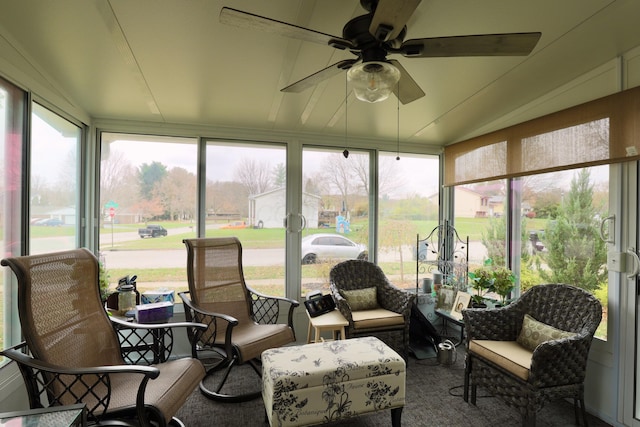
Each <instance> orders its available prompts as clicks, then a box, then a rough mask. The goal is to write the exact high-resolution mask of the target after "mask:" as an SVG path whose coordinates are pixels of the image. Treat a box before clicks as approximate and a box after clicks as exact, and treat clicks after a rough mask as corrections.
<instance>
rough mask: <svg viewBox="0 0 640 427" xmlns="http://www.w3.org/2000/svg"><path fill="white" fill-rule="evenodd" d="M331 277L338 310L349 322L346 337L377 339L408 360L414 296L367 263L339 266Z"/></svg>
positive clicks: (346, 262) (336, 266)
mask: <svg viewBox="0 0 640 427" xmlns="http://www.w3.org/2000/svg"><path fill="white" fill-rule="evenodd" d="M329 278H330V289H331V293H332V295H333V299H334V300H335V302H336V307H337V308H338V310H340V312H341V313H342V315H343V316H344V317H345V319H347V321H348V322H349V325H348V326H347V329H346V335H347V336H346V338H353V337H363V336H375V337H378V338H379V339H381V340H382V341H383V342H385V343H386V344H387V345H388V346H389V347H391V348H393V349H394V350H395V351H396V352H398V353H399V354H400V355H401V356H402V357H404V359H405V360H408V355H409V351H408V350H409V325H410V317H411V307H412V305H413V300H414V298H415V295H414V294H410V293H408V292H406V291H404V290H402V289H399V288H397V287H396V286H395V285H393V284H392V283H391V282H390V281H389V279H388V278H387V276H386V275H385V274H384V272H383V271H382V269H381V268H380V267H378V266H377V265H375V264H373V263H371V262H369V261H364V260H348V261H343V262H341V263H339V264H336V265H335V266H334V267H333V268H332V269H331V271H330V273H329Z"/></svg>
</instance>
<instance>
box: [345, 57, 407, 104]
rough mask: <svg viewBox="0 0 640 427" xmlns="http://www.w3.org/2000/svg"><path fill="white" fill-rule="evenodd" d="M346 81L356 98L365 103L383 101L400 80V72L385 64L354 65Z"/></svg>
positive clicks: (375, 62)
mask: <svg viewBox="0 0 640 427" xmlns="http://www.w3.org/2000/svg"><path fill="white" fill-rule="evenodd" d="M347 79H348V81H349V83H350V84H351V87H352V88H353V91H354V93H355V94H356V98H358V99H359V100H361V101H365V102H380V101H384V100H385V99H387V98H388V97H389V95H391V92H393V89H394V88H395V87H396V85H397V84H398V81H399V80H400V71H399V70H398V69H397V68H396V67H394V66H393V65H391V64H389V63H387V62H381V61H380V62H379V61H369V62H363V63H361V64H357V65H354V66H353V67H351V68H349V71H347Z"/></svg>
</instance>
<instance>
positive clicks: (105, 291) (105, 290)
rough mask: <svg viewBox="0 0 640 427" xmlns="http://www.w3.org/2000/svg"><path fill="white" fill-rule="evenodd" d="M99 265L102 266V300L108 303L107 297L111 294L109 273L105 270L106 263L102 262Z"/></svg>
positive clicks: (100, 279)
mask: <svg viewBox="0 0 640 427" xmlns="http://www.w3.org/2000/svg"><path fill="white" fill-rule="evenodd" d="M98 265H99V266H100V276H99V282H100V299H101V300H102V301H106V300H107V297H109V294H110V293H111V292H110V290H109V272H108V271H107V269H106V268H105V266H104V262H102V261H100V262H99V263H98Z"/></svg>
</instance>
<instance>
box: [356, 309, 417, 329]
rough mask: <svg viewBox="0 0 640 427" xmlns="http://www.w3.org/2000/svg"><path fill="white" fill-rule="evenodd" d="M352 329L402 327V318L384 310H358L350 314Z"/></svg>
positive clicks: (397, 314) (400, 315) (398, 314)
mask: <svg viewBox="0 0 640 427" xmlns="http://www.w3.org/2000/svg"><path fill="white" fill-rule="evenodd" d="M351 315H352V316H353V327H354V329H368V328H380V327H385V326H398V325H400V326H403V327H404V316H403V315H402V314H400V313H396V312H393V311H390V310H385V309H384V308H376V309H374V310H360V311H354V312H352V313H351Z"/></svg>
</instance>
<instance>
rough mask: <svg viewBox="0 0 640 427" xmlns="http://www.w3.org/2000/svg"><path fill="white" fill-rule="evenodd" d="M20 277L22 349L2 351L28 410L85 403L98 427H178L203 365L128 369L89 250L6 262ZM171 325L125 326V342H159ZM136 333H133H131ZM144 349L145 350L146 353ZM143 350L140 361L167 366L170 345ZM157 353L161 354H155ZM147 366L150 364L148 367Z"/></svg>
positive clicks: (184, 361)
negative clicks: (16, 371) (133, 338)
mask: <svg viewBox="0 0 640 427" xmlns="http://www.w3.org/2000/svg"><path fill="white" fill-rule="evenodd" d="M2 265H4V266H9V267H11V269H12V270H13V272H14V273H15V275H16V277H17V278H18V311H19V315H20V325H21V327H22V333H23V335H24V338H25V342H24V343H22V344H19V345H17V346H14V347H12V348H9V349H6V350H4V351H2V352H1V354H2V355H3V356H6V357H8V358H9V359H11V360H13V361H15V362H16V363H17V364H18V367H19V368H20V372H21V374H22V377H23V379H24V382H25V386H26V388H27V394H28V397H29V405H30V407H31V408H32V409H35V408H42V407H45V406H58V405H73V404H84V405H85V406H86V408H87V412H88V419H89V421H90V422H92V423H99V424H100V425H109V424H112V425H122V426H124V425H131V426H133V425H135V426H150V425H154V426H166V425H174V426H183V424H182V422H180V420H178V419H176V418H174V417H173V416H174V414H175V413H176V412H177V411H178V409H180V407H181V406H182V404H183V403H184V402H185V401H186V399H187V398H188V397H189V395H190V394H191V393H192V392H193V390H194V389H195V388H196V387H197V386H198V383H199V382H200V380H201V379H202V378H203V377H204V374H205V372H204V368H203V366H202V364H201V363H200V361H198V360H196V359H193V358H183V359H177V360H172V361H169V362H166V363H159V364H157V365H153V366H132V365H128V364H126V362H125V360H131V358H132V357H133V353H134V352H138V351H133V350H132V349H131V348H129V349H128V350H127V351H126V357H125V356H123V354H122V350H123V349H122V346H121V342H120V341H119V339H118V336H117V334H116V329H115V325H112V323H111V322H110V320H109V317H108V316H107V313H106V312H105V309H104V306H103V305H102V302H101V301H100V295H99V286H98V260H97V259H96V257H95V256H94V255H93V254H92V253H91V252H90V251H88V250H86V249H75V250H69V251H63V252H54V253H49V254H42V255H32V256H22V257H14V258H6V259H3V260H2ZM173 325H177V326H182V327H187V328H189V329H191V328H195V327H204V325H195V324H187V323H185V322H182V324H169V323H167V324H162V325H138V324H135V323H129V324H128V325H126V329H127V331H128V332H127V335H128V336H130V335H132V334H136V333H138V332H137V331H146V332H145V334H146V333H151V335H153V336H156V337H160V336H162V340H163V341H162V342H163V343H165V339H166V338H167V337H166V336H165V335H164V333H163V334H159V333H157V331H158V328H162V329H163V330H167V329H169V328H171V327H172V326H173ZM134 331H136V332H134ZM145 347H146V346H145ZM151 347H154V348H157V349H159V350H157V351H151V353H147V349H138V350H140V352H139V354H140V355H142V358H136V360H138V361H140V360H141V359H144V358H145V357H146V358H148V359H155V360H160V359H162V360H166V359H167V358H168V351H170V346H166V345H164V344H163V345H161V346H151ZM160 348H161V349H160ZM149 363H150V362H149ZM145 364H148V363H145Z"/></svg>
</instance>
